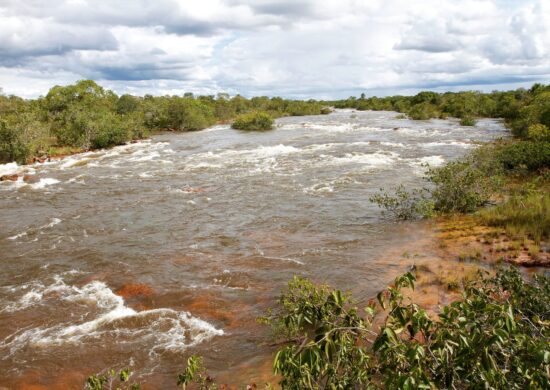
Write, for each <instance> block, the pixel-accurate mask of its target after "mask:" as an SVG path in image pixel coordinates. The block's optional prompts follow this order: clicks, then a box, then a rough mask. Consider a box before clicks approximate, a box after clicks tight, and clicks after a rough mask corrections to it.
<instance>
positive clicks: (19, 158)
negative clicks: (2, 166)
mask: <svg viewBox="0 0 550 390" xmlns="http://www.w3.org/2000/svg"><path fill="white" fill-rule="evenodd" d="M29 154H30V150H29V147H28V145H27V144H25V143H24V142H23V140H22V139H21V136H20V134H19V133H18V132H17V131H16V129H15V128H14V127H12V126H10V125H9V123H8V122H7V121H5V120H0V162H1V163H4V162H11V161H16V162H18V163H20V164H21V163H24V162H25V161H26V160H27V157H28V156H29Z"/></svg>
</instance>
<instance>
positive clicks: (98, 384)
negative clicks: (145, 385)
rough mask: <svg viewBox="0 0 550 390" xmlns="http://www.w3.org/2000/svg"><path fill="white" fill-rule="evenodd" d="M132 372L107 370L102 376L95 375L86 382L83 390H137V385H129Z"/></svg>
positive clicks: (138, 387)
mask: <svg viewBox="0 0 550 390" xmlns="http://www.w3.org/2000/svg"><path fill="white" fill-rule="evenodd" d="M130 376H132V372H131V371H130V370H129V369H128V368H125V369H123V370H120V371H119V372H117V371H115V370H109V371H108V372H107V373H104V374H95V375H92V376H90V377H88V379H87V380H86V384H85V385H84V389H85V390H115V389H116V390H139V389H140V388H141V386H140V385H139V384H138V383H130Z"/></svg>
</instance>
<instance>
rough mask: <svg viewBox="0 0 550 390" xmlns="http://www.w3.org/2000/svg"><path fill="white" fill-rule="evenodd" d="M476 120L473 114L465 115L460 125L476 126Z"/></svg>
mask: <svg viewBox="0 0 550 390" xmlns="http://www.w3.org/2000/svg"><path fill="white" fill-rule="evenodd" d="M475 125H476V120H475V118H473V117H471V116H465V117H464V118H462V119H461V120H460V126H475Z"/></svg>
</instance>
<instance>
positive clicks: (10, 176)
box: [0, 173, 19, 181]
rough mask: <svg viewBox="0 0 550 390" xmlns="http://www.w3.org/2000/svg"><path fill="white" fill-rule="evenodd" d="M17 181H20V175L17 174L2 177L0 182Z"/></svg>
mask: <svg viewBox="0 0 550 390" xmlns="http://www.w3.org/2000/svg"><path fill="white" fill-rule="evenodd" d="M17 179H19V175H18V174H17V173H13V174H11V175H2V176H0V181H17Z"/></svg>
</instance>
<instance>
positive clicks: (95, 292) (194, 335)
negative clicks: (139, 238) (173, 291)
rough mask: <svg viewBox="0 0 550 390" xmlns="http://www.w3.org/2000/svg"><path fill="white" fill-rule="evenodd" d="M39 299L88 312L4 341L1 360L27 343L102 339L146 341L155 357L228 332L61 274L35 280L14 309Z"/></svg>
mask: <svg viewBox="0 0 550 390" xmlns="http://www.w3.org/2000/svg"><path fill="white" fill-rule="evenodd" d="M52 301H53V302H52ZM55 301H57V302H55ZM59 301H62V302H59ZM41 303H44V304H47V305H48V306H53V305H55V304H56V303H57V304H62V305H63V306H65V307H67V306H69V305H73V306H74V309H75V310H77V311H80V312H82V311H84V312H85V314H83V315H80V316H75V317H74V318H78V320H75V321H72V322H63V323H59V324H56V325H53V326H39V327H35V328H30V329H25V330H23V331H22V332H19V333H15V334H13V335H11V336H9V337H7V338H6V339H4V340H3V341H2V342H0V351H2V350H4V353H3V356H2V357H0V359H6V358H8V357H10V356H12V355H14V354H16V353H17V351H19V350H21V349H24V348H27V347H31V348H36V349H41V348H42V349H50V348H52V347H55V346H61V345H66V344H74V345H79V344H81V343H86V342H92V341H100V340H101V338H102V337H108V338H109V339H112V338H116V340H117V342H120V343H136V344H138V345H141V346H142V345H143V344H144V343H145V344H147V345H148V347H147V349H149V350H150V351H151V352H150V355H152V356H154V355H158V354H160V353H162V352H163V351H166V350H173V351H182V350H184V349H186V348H188V347H190V346H193V345H196V344H198V343H200V342H202V341H205V340H208V339H210V338H212V337H214V336H221V335H223V334H224V332H223V330H221V329H217V328H216V327H214V326H213V325H211V324H210V323H208V322H206V321H204V320H201V319H199V318H196V317H194V316H192V315H191V314H190V313H188V312H186V311H176V310H173V309H169V308H158V309H150V310H143V311H136V310H134V309H132V308H130V307H128V306H126V304H125V301H124V299H123V298H122V297H121V296H118V295H116V294H115V293H114V292H113V291H112V290H111V289H110V288H109V287H108V286H107V285H106V284H105V283H103V282H100V281H93V282H90V283H88V284H86V285H84V286H82V287H77V286H71V285H67V284H65V282H64V281H63V280H62V278H61V277H60V276H58V275H57V276H55V278H54V283H53V284H51V285H49V286H44V285H42V284H40V283H36V284H34V285H33V287H32V289H31V291H29V292H27V293H25V294H24V295H23V296H22V297H21V298H20V299H19V300H18V302H17V303H16V304H14V307H12V308H10V310H12V311H14V310H23V309H26V308H29V307H31V306H33V305H37V304H41ZM4 310H5V309H4Z"/></svg>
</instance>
